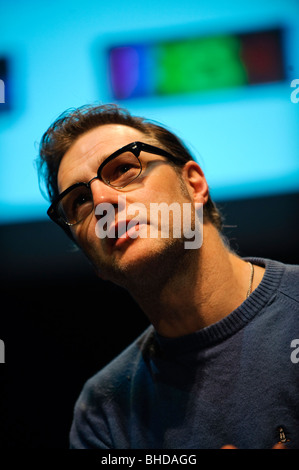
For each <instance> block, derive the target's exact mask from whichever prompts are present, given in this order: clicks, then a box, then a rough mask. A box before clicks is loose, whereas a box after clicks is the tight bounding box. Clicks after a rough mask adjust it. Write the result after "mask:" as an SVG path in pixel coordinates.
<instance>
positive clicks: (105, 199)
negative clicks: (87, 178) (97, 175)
mask: <svg viewBox="0 0 299 470" xmlns="http://www.w3.org/2000/svg"><path fill="white" fill-rule="evenodd" d="M90 189H91V192H92V197H93V203H94V210H96V207H97V206H98V205H99V204H105V206H106V205H107V204H110V205H112V206H113V208H114V209H115V210H117V211H119V210H121V207H120V204H121V201H122V199H123V195H121V194H120V193H119V191H117V189H115V188H112V187H111V186H108V185H107V184H105V183H103V182H102V181H100V180H99V179H94V181H92V182H91V183H90ZM106 207H107V206H106ZM99 213H100V211H99ZM97 217H98V216H97Z"/></svg>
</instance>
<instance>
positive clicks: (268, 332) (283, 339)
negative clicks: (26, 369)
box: [70, 258, 299, 449]
mask: <svg viewBox="0 0 299 470" xmlns="http://www.w3.org/2000/svg"><path fill="white" fill-rule="evenodd" d="M250 260H251V261H252V262H253V263H254V264H258V265H261V266H266V271H265V274H264V277H263V280H262V282H261V283H260V285H259V286H258V287H257V289H256V290H255V291H254V292H253V293H252V294H251V295H250V297H249V298H248V299H247V300H246V301H244V302H243V303H242V304H241V305H240V306H239V307H238V308H237V309H236V310H234V311H233V312H231V313H230V314H229V315H228V316H227V317H225V318H224V319H222V320H221V321H219V322H217V323H215V324H213V325H211V326H209V327H207V328H204V329H202V330H200V331H197V332H195V333H192V334H190V335H186V336H183V337H179V338H174V339H169V338H163V337H161V336H159V335H158V334H157V333H156V332H155V330H154V328H153V327H152V326H150V327H149V328H148V329H147V330H146V331H145V332H144V333H143V334H142V335H141V336H140V337H139V338H138V339H137V340H136V341H135V342H134V343H133V344H131V345H130V346H129V347H128V348H127V349H126V350H125V351H124V352H122V354H120V355H119V356H118V357H117V358H116V359H114V360H113V361H112V362H111V363H109V364H108V365H107V366H106V367H105V368H104V369H102V370H101V371H100V372H98V373H97V374H96V375H95V376H94V377H92V378H91V379H90V380H89V381H87V383H86V384H85V386H84V388H83V390H82V393H81V395H80V397H79V399H78V401H77V403H76V406H75V413H74V420H73V424H72V428H71V433H70V447H71V448H86V449H88V448H111V449H112V448H115V449H217V448H220V447H221V446H223V445H224V444H233V445H235V446H237V447H239V448H249V449H254V448H271V447H272V446H273V445H274V444H275V443H277V442H279V441H280V440H283V441H287V442H286V445H287V446H288V447H291V448H299V267H298V266H291V265H284V264H282V263H279V262H276V261H271V260H263V259H255V258H251V259H250ZM296 339H297V340H298V341H297V342H296V341H294V340H296Z"/></svg>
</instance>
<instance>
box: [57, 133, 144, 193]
mask: <svg viewBox="0 0 299 470" xmlns="http://www.w3.org/2000/svg"><path fill="white" fill-rule="evenodd" d="M135 140H142V141H143V142H150V139H149V138H147V137H146V136H145V134H143V133H142V132H141V131H139V130H137V129H134V128H132V127H129V126H125V125H122V124H105V125H103V126H99V127H96V128H94V129H91V130H90V131H88V132H86V133H84V134H82V135H81V136H80V137H79V138H78V139H77V140H76V141H75V142H74V144H73V145H72V146H71V147H70V148H69V150H68V151H67V152H66V153H65V154H64V156H63V157H62V160H61V162H60V165H59V170H58V186H59V189H60V191H61V190H64V189H66V188H67V187H68V186H70V185H71V184H73V183H74V182H76V181H87V180H89V179H90V178H91V177H92V176H93V174H94V172H95V171H97V169H98V167H99V165H100V164H101V163H102V161H103V160H104V159H105V158H106V157H108V156H109V155H111V154H112V153H113V152H115V151H116V150H118V149H119V148H121V147H123V146H124V145H127V144H129V143H131V142H134V141H135Z"/></svg>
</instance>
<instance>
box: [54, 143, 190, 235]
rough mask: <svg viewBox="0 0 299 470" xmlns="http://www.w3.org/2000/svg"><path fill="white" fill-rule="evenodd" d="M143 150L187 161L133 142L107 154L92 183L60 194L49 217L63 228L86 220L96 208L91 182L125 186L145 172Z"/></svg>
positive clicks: (116, 187)
mask: <svg viewBox="0 0 299 470" xmlns="http://www.w3.org/2000/svg"><path fill="white" fill-rule="evenodd" d="M140 152H147V153H152V154H154V155H161V156H162V157H166V158H167V159H169V160H170V161H172V162H176V163H180V164H182V163H183V162H182V160H180V159H179V158H177V157H174V156H173V155H171V153H169V152H167V151H166V150H163V149H160V148H158V147H155V146H153V145H149V144H145V143H143V142H132V143H130V144H128V145H125V146H124V147H122V148H120V149H118V150H116V152H113V153H112V155H110V156H109V157H107V158H106V159H105V160H104V161H103V162H102V163H101V165H100V166H99V168H98V171H97V176H94V177H93V178H91V180H90V181H88V183H75V184H73V185H72V186H70V187H69V188H67V189H66V190H65V191H63V192H62V193H61V194H59V196H58V197H57V198H56V199H55V200H54V201H53V202H52V204H51V205H50V207H49V209H48V211H47V214H48V216H49V217H50V218H51V219H52V220H53V221H54V222H56V223H57V224H59V225H61V226H62V227H65V226H66V225H67V226H72V225H76V224H78V223H80V222H82V221H83V220H84V219H85V218H86V217H88V216H89V214H91V212H92V211H93V209H94V202H93V197H92V191H91V187H90V184H91V182H92V181H94V180H95V179H99V180H100V181H102V182H103V183H105V184H106V185H108V186H111V187H112V188H115V189H123V188H125V187H126V186H128V185H129V184H131V183H132V182H133V181H134V180H136V179H137V178H138V176H140V174H141V173H142V164H141V161H140V158H139V156H140Z"/></svg>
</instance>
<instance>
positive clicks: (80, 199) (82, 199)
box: [72, 193, 91, 210]
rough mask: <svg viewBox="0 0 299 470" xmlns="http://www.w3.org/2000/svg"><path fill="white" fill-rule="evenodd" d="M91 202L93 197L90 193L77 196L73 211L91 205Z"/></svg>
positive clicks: (73, 203) (74, 200)
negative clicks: (84, 205) (87, 204)
mask: <svg viewBox="0 0 299 470" xmlns="http://www.w3.org/2000/svg"><path fill="white" fill-rule="evenodd" d="M90 200H91V195H90V194H88V193H81V194H77V195H76V197H75V198H74V199H73V202H72V207H73V210H76V209H78V208H79V207H81V206H83V204H86V203H89V202H90Z"/></svg>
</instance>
